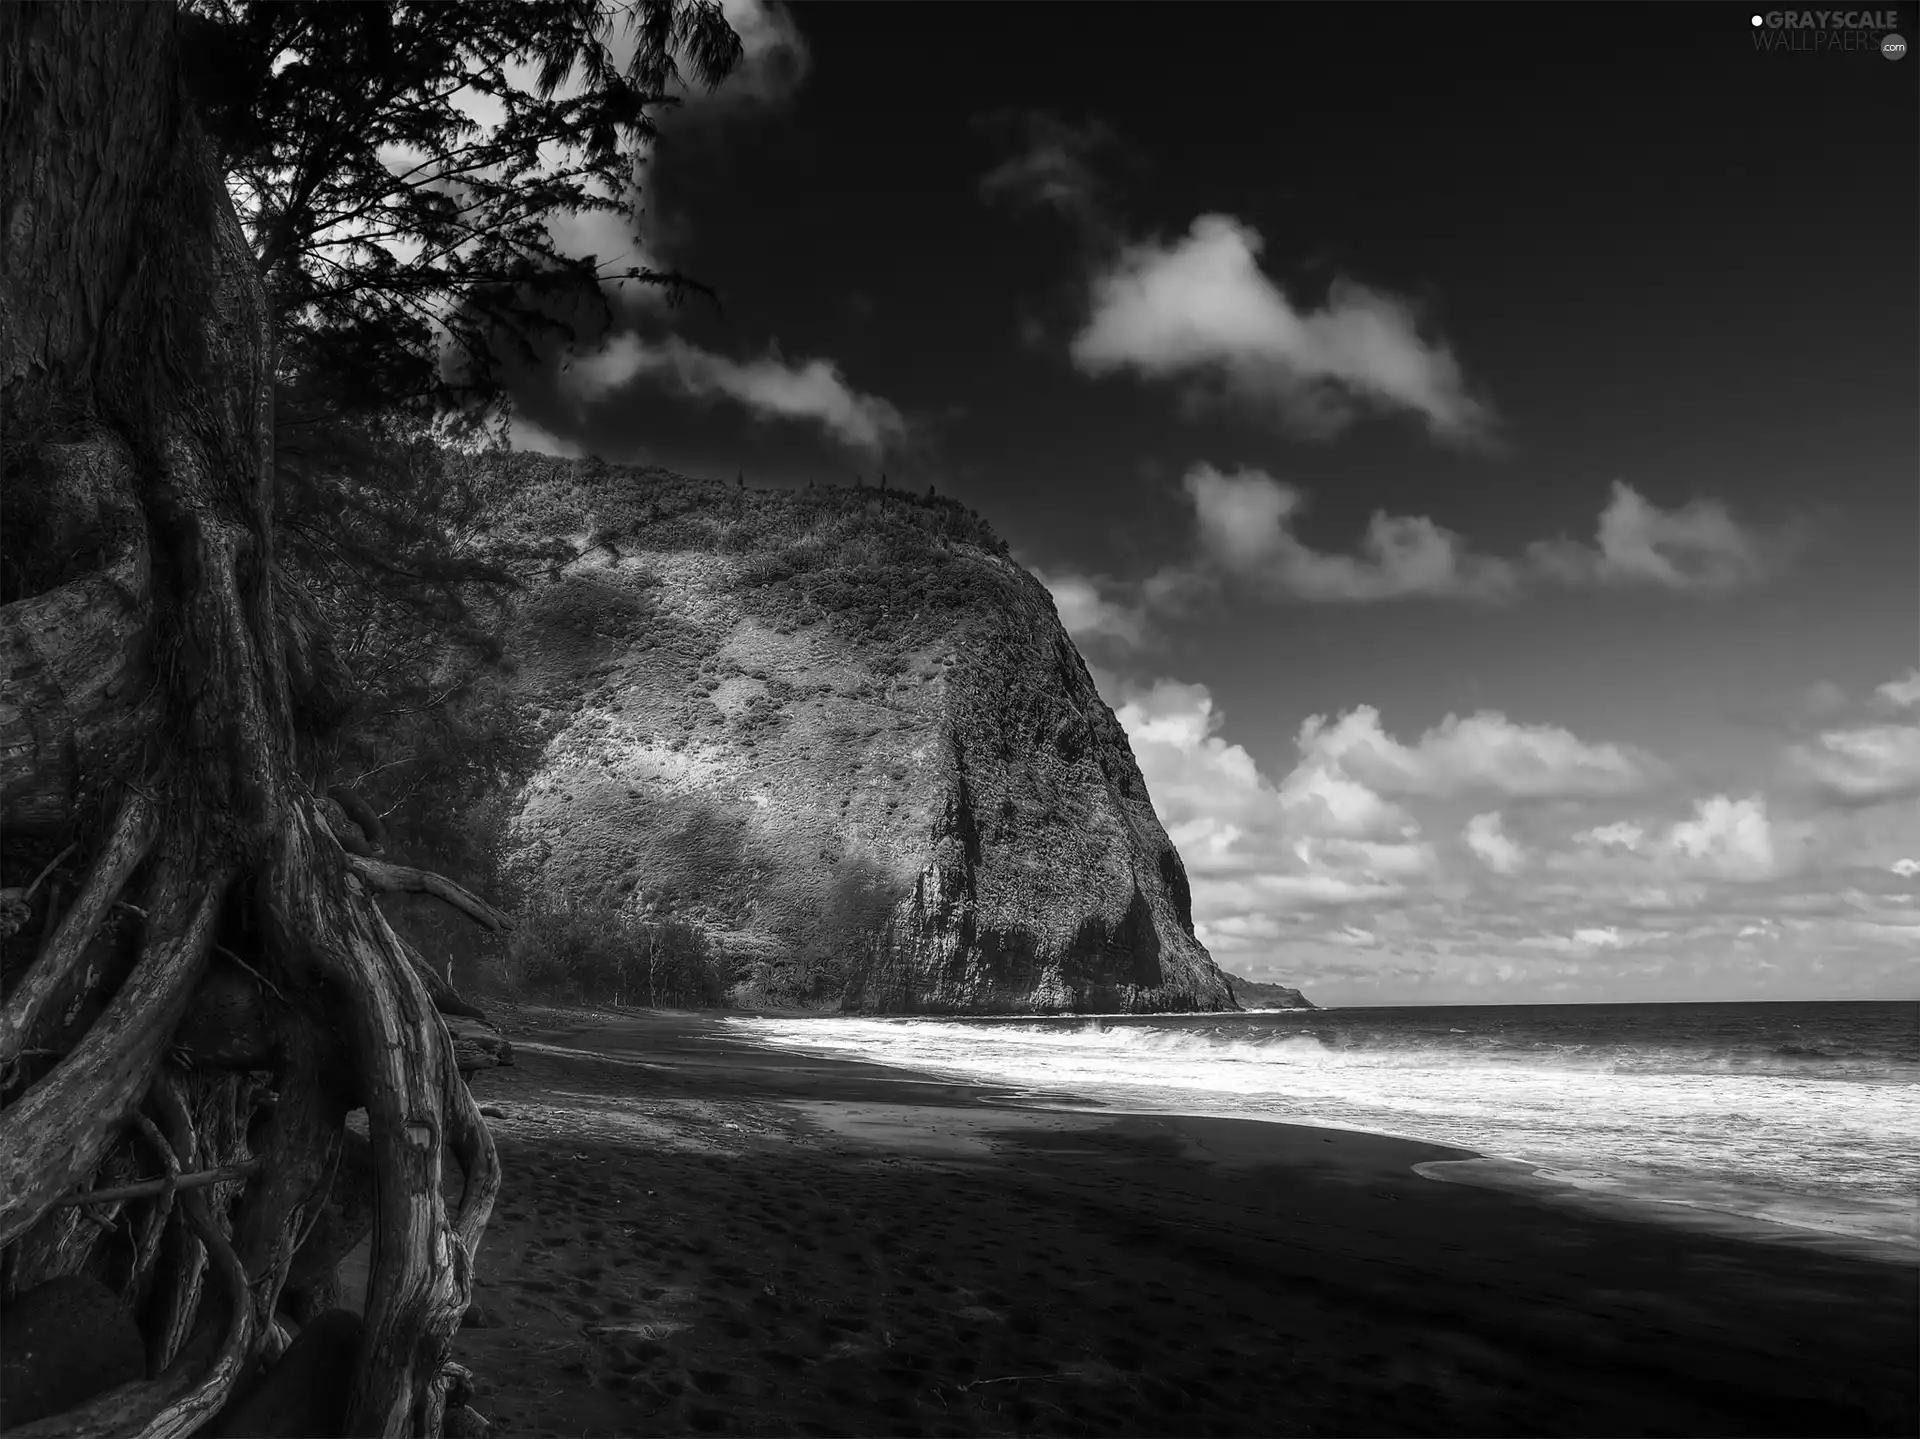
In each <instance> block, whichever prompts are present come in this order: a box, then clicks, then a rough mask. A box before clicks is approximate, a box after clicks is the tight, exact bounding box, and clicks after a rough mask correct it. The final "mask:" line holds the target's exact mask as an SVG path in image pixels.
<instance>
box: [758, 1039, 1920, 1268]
mask: <svg viewBox="0 0 1920 1439" xmlns="http://www.w3.org/2000/svg"><path fill="white" fill-rule="evenodd" d="M728 1024H729V1026H730V1027H731V1029H732V1030H733V1031H734V1032H735V1033H736V1034H738V1035H739V1037H741V1038H744V1039H747V1040H749V1041H751V1042H754V1043H756V1044H760V1045H763V1046H767V1047H770V1048H775V1049H781V1050H787V1051H793V1052H800V1053H810V1054H833V1055H839V1056H843V1057H846V1058H849V1059H864V1060H869V1061H872V1062H874V1063H879V1064H887V1065H893V1066H897V1067H900V1068H905V1069H912V1070H918V1071H920V1072H922V1073H926V1074H930V1075H937V1076H940V1077H943V1078H949V1079H960V1080H969V1081H973V1082H978V1083H987V1084H991V1085H995V1086H1000V1087H1004V1088H1008V1089H1011V1090H1014V1091H1016V1092H1017V1093H1019V1094H1021V1095H1023V1096H1025V1097H1026V1100H1027V1102H1037V1103H1074V1102H1082V1103H1092V1104H1096V1105H1099V1106H1102V1107H1106V1108H1112V1109H1118V1110H1129V1111H1141V1112H1154V1113H1178V1114H1207V1115H1230V1116H1237V1117H1242V1118H1248V1119H1260V1120H1277V1121H1284V1122H1286V1123H1289V1124H1313V1125H1325V1126H1331V1127H1334V1128H1340V1129H1361V1130H1369V1131H1372V1132H1374V1133H1378V1134H1393V1135H1401V1136H1405V1137H1408V1138H1414V1139H1425V1140H1432V1141H1436V1142H1439V1143H1443V1144H1449V1145H1455V1146H1458V1147H1460V1148H1464V1149H1471V1150H1475V1151H1477V1152H1479V1153H1480V1154H1482V1155H1485V1156H1487V1157H1488V1158H1495V1159H1505V1160H1512V1161H1518V1162H1519V1163H1521V1164H1524V1165H1527V1166H1530V1167H1532V1168H1533V1169H1534V1170H1535V1171H1536V1172H1538V1173H1539V1174H1540V1175H1542V1176H1543V1177H1545V1178H1547V1179H1552V1180H1559V1181H1563V1182H1566V1183H1570V1184H1573V1185H1575V1186H1577V1187H1578V1188H1581V1189H1586V1190H1591V1191H1596V1192H1600V1193H1607V1194H1614V1195H1619V1196H1623V1197H1626V1198H1630V1199H1638V1200H1647V1201H1654V1202H1656V1203H1663V1204H1677V1205H1685V1206H1689V1207H1691V1208H1694V1209H1702V1210H1717V1211H1721V1212H1724V1213H1729V1214H1736V1215H1742V1216H1745V1217H1747V1218H1756V1219H1764V1220H1768V1221H1771V1222H1774V1223H1781V1224H1788V1225H1792V1226H1795V1227H1797V1228H1801V1229H1812V1230H1819V1231H1825V1232H1829V1233H1833V1234H1843V1235H1852V1236H1857V1237H1862V1238H1869V1239H1879V1240H1891V1241H1894V1242H1896V1243H1901V1244H1906V1245H1914V1244H1920V1003H1912V1002H1875V1001H1844V1002H1833V1003H1784V1002H1783V1003H1751V1004H1580V1005H1498V1006H1496V1005H1485V1006H1446V1007H1430V1008H1429V1007H1421V1008H1339V1009H1320V1010H1284V1011H1253V1012H1249V1013H1244V1014H1206V1015H1142V1016H1133V1015H1125V1016H1104V1017H1095V1016H1071V1017H1062V1018H1034V1017H1021V1018H996V1019H953V1018H939V1019H843V1018H824V1017H823V1018H809V1019H771V1018H759V1017H755V1018H736V1019H731V1020H729V1021H728Z"/></svg>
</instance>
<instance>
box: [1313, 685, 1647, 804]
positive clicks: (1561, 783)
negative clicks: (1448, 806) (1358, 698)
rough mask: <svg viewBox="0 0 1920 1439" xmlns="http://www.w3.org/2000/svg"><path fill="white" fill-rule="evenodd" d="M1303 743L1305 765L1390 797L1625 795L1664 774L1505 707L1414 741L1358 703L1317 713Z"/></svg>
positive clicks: (1642, 758)
mask: <svg viewBox="0 0 1920 1439" xmlns="http://www.w3.org/2000/svg"><path fill="white" fill-rule="evenodd" d="M1299 746H1300V752H1301V754H1302V756H1303V757H1304V758H1303V763H1312V764H1317V765H1324V766H1327V767H1330V768H1331V769H1333V770H1335V771H1336V772H1338V773H1340V774H1343V775H1347V776H1351V777H1352V778H1354V779H1355V780H1357V781H1359V782H1361V783H1364V784H1366V785H1367V786H1369V787H1371V788H1372V789H1374V790H1376V791H1378V792H1380V793H1382V794H1398V795H1429V796H1435V797H1446V796H1450V795H1456V794H1462V793H1470V792H1479V793H1495V794H1503V795H1509V796H1513V797H1516V798H1524V799H1553V798H1564V797H1568V796H1578V795H1586V796H1594V795H1621V794H1631V793H1634V792H1635V791H1638V790H1643V789H1645V788H1647V787H1648V786H1649V785H1651V784H1652V783H1653V782H1654V780H1655V779H1656V778H1658V777H1659V775H1660V773H1661V768H1660V766H1659V764H1658V763H1657V762H1656V761H1655V760H1654V759H1653V758H1652V757H1651V756H1649V755H1646V754H1643V753H1641V752H1639V751H1637V750H1634V749H1631V748H1628V747H1625V746H1622V745H1616V744H1589V743H1587V742H1586V741H1585V740H1582V739H1580V738H1579V737H1578V736H1577V735H1575V734H1573V733H1572V732H1571V731H1569V730H1565V729H1561V728H1559V727H1558V726H1557V725H1529V724H1519V723H1516V722H1515V721H1513V720H1509V719H1508V718H1507V717H1506V716H1505V715H1503V714H1501V713H1499V712H1498V711H1497V710H1482V711H1481V712H1480V713H1478V714H1474V715H1469V716H1467V717H1466V718H1464V719H1462V718H1460V717H1459V716H1456V715H1448V716H1447V717H1446V718H1445V719H1443V720H1442V721H1441V722H1440V723H1439V724H1437V725H1435V726H1434V727H1433V728H1431V729H1429V730H1427V731H1426V733H1424V734H1423V735H1421V736H1420V738H1419V739H1418V740H1416V741H1414V742H1413V743H1412V744H1410V745H1409V744H1403V743H1401V742H1400V741H1399V740H1396V739H1395V738H1394V737H1393V736H1392V735H1390V734H1388V733H1386V731H1385V730H1383V729H1382V728H1381V726H1380V713H1379V711H1378V710H1376V709H1374V708H1373V707H1372V706H1371V705H1357V706H1355V707H1354V708H1353V709H1351V710H1349V711H1348V712H1347V713H1345V714H1343V715H1341V716H1340V717H1339V718H1338V719H1336V720H1333V721H1331V722H1330V721H1328V720H1327V719H1326V718H1325V717H1324V716H1322V715H1312V716H1310V717H1309V718H1308V719H1307V720H1306V722H1305V723H1303V724H1302V725H1301V727H1300V737H1299Z"/></svg>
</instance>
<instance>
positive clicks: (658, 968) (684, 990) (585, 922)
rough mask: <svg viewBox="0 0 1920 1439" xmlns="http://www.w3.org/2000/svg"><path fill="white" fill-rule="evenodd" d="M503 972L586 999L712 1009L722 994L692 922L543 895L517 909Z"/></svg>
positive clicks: (533, 986) (526, 986)
mask: <svg viewBox="0 0 1920 1439" xmlns="http://www.w3.org/2000/svg"><path fill="white" fill-rule="evenodd" d="M507 974H508V978H509V979H510V981H511V982H512V983H513V985H514V987H515V988H516V989H520V990H524V991H526V992H529V993H534V994H547V995H555V996H563V997H565V998H568V999H576V1000H581V1001H584V1002H586V1003H590V1004H630V1005H644V1006H646V1007H648V1008H658V1007H665V1008H679V1009H710V1008H713V1007H715V1006H717V1005H719V1004H720V1003H721V1002H722V1001H723V1000H724V998H725V997H726V981H725V978H724V976H723V975H722V974H721V972H720V968H719V965H718V964H717V963H716V961H715V958H714V955H713V952H712V950H711V948H710V947H709V946H708V944H707V938H706V935H705V934H704V933H703V932H702V931H701V930H700V929H698V928H697V927H695V926H694V925H691V924H688V923H686V922H685V921H683V920H677V919H659V920H648V919H641V918H640V917H639V916H637V915H634V914H632V913H630V912H628V911H625V910H621V909H617V908H615V907H614V906H612V905H610V904H606V903H604V902H594V901H590V900H580V899H573V898H567V899H556V898H554V897H552V896H547V895H541V896H538V897H536V898H534V899H532V900H530V901H529V902H528V903H527V904H526V905H524V906H523V907H522V908H521V911H520V914H519V925H518V927H517V928H516V929H515V930H514V932H513V937H512V939H511V941H510V942H509V943H508V946H507Z"/></svg>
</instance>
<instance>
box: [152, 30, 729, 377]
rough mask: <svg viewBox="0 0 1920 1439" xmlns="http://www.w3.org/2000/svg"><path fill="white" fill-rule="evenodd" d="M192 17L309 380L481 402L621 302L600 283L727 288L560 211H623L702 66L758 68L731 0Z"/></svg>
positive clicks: (216, 114)
mask: <svg viewBox="0 0 1920 1439" xmlns="http://www.w3.org/2000/svg"><path fill="white" fill-rule="evenodd" d="M186 24H187V26H188V32H189V33H188V44H187V48H186V53H187V55H188V56H189V57H191V58H190V64H191V73H190V80H191V83H192V88H193V90H194V94H195V98H196V102H197V105H198V108H199V110H200V113H201V115H202V117H203V122H204V123H205V125H206V127H207V129H208V131H209V133H210V134H211V136H212V138H213V140H214V142H215V144H216V145H217V147H218V149H219V160H220V165H221V169H222V171H223V173H224V174H225V175H226V177H227V179H228V182H229V184H230V185H231V186H232V187H233V189H234V191H235V193H236V196H237V197H238V200H239V206H240V211H241V221H242V225H243V228H244V229H245V231H246V233H247V236H248V239H249V241H250V242H251V244H252V246H253V249H254V254H255V261H256V264H257V265H258V267H259V270H260V274H261V277H262V279H263V280H264V281H265V283H266V287H267V294H268V298H269V301H270V303H271V304H272V305H273V307H274V311H275V314H276V316H277V317H278V320H279V327H280V340H281V345H280V352H279V357H278V362H279V365H280V370H281V375H282V377H283V379H288V380H297V381H298V382H299V383H300V384H301V385H302V387H303V388H304V389H305V390H306V391H307V392H308V393H309V395H310V396H314V397H317V398H320V399H322V400H327V401H331V402H332V403H334V404H336V405H344V406H346V407H347V408H350V409H364V408H372V409H377V410H388V409H391V408H393V407H394V406H395V405H396V404H398V403H404V402H411V403H413V404H414V405H416V406H418V407H421V408H425V409H429V410H431V409H439V410H445V409H446V408H448V407H449V406H451V405H458V406H460V407H461V408H463V409H464V410H466V411H467V412H468V413H484V412H486V411H488V410H490V409H492V408H494V407H496V406H497V404H498V403H499V401H500V400H501V398H502V386H501V367H500V363H499V361H500V360H501V358H502V352H503V351H504V352H505V353H506V354H508V355H512V356H516V357H518V358H521V359H532V358H534V355H535V351H534V342H535V341H536V340H537V339H538V338H540V337H541V336H542V335H554V334H562V335H570V334H572V333H574V332H575V331H576V330H577V328H578V327H579V326H581V325H586V324H591V323H594V322H595V321H598V320H604V318H605V317H606V313H607V309H606V301H605V299H604V296H603V294H602V290H601V283H602V281H604V280H607V279H609V278H616V277H617V278H618V279H619V280H620V281H621V282H622V283H627V282H632V283H639V284H648V285H657V286H661V287H663V288H664V289H665V290H666V291H667V293H668V296H669V297H670V298H672V299H675V300H677V299H679V298H680V297H682V296H684V295H687V294H691V293H700V294H706V295H708V296H709V297H711V294H712V292H711V291H709V290H708V289H707V288H706V287H705V286H703V285H700V284H699V283H698V282H696V281H693V280H691V279H689V278H688V277H687V276H685V275H682V274H680V273H678V272H677V271H672V270H656V269H652V268H649V267H645V266H640V265H631V264H630V265H627V266H625V267H624V268H619V267H614V265H613V262H614V261H615V259H616V258H617V257H613V256H606V257H590V258H580V257H576V256H572V255H568V254H566V253H563V252H562V251H561V249H560V248H559V247H558V246H557V245H556V244H555V242H554V239H553V237H552V235H551V233H550V231H549V229H548V222H549V221H550V220H552V219H553V218H555V217H556V216H565V215H577V214H593V213H610V214H624V213H626V212H627V210H628V209H629V208H630V206H631V204H632V195H631V193H630V191H631V188H632V184H633V172H634V164H635V158H636V153H637V152H638V151H639V150H640V149H641V147H643V146H645V145H648V144H651V143H652V142H654V141H655V140H656V139H657V131H656V129H655V126H654V123H653V120H652V118H651V115H650V113H649V112H650V111H651V110H653V109H656V108H657V107H659V106H661V105H672V104H677V103H678V100H677V98H676V97H675V96H674V95H672V94H671V93H669V91H670V88H671V87H672V86H673V85H675V84H676V83H680V82H681V80H682V75H681V69H682V66H683V65H684V67H685V69H686V71H687V78H689V79H690V80H692V81H693V82H694V83H698V84H701V85H705V86H707V87H709V88H711V87H712V86H714V85H717V84H719V83H720V81H721V80H722V79H724V78H725V77H726V76H727V75H728V74H729V73H730V72H731V71H732V70H733V69H734V68H735V67H736V66H737V65H738V64H739V63H740V59H741V53H742V51H741V44H740V40H739V37H738V36H737V35H735V34H734V32H733V30H732V28H731V27H730V26H729V25H728V24H727V22H726V18H725V16H724V15H723V14H722V13H721V10H720V7H719V5H718V4H716V3H714V0H622V3H618V4H612V5H603V3H602V0H464V3H462V4H459V5H446V4H438V3H391V0H376V3H365V0H347V3H341V0H192V3H191V4H190V5H189V8H188V14H187V16H186ZM629 47H630V59H629V61H628V63H627V64H626V65H625V66H624V67H622V66H621V65H619V64H618V63H617V55H616V51H617V50H618V49H627V48H629ZM602 261H604V262H605V263H602ZM443 348H445V349H448V350H450V351H451V356H450V357H443V355H442V353H441V351H442V349H443Z"/></svg>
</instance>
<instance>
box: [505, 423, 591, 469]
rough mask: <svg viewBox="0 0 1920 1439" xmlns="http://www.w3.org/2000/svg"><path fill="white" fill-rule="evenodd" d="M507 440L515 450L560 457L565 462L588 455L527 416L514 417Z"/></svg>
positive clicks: (579, 447) (576, 445)
mask: <svg viewBox="0 0 1920 1439" xmlns="http://www.w3.org/2000/svg"><path fill="white" fill-rule="evenodd" d="M507 440H508V444H509V446H510V447H511V448H513V449H516V450H527V451H530V452H531V453H533V454H536V455H558V456H559V457H560V458H561V459H563V460H577V459H579V458H580V457H581V456H583V455H585V454H586V451H585V450H584V449H583V448H581V446H580V445H578V444H576V443H575V442H574V441H572V440H569V439H566V438H565V437H564V436H561V435H556V434H554V433H553V431H551V430H549V429H547V428H546V427H545V426H544V425H541V424H537V423H536V422H534V421H533V420H530V419H528V418H527V417H526V416H525V415H519V414H516V415H514V416H513V417H512V419H511V421H510V423H509V425H508V428H507Z"/></svg>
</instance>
